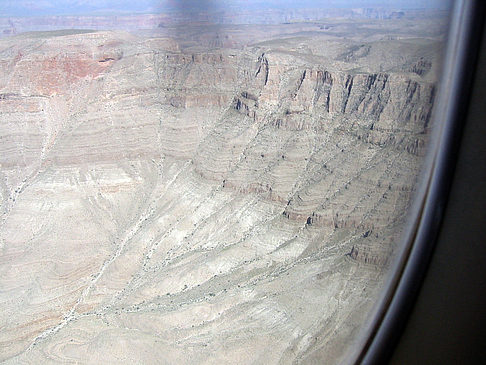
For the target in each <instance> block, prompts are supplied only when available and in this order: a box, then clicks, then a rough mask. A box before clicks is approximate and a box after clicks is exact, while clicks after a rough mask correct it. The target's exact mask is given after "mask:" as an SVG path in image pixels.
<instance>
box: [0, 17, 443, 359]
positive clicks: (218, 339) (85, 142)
mask: <svg viewBox="0 0 486 365" xmlns="http://www.w3.org/2000/svg"><path fill="white" fill-rule="evenodd" d="M382 18H383V17H378V18H376V17H374V18H373V19H369V18H367V17H361V18H357V19H352V20H349V19H344V18H325V19H322V20H309V21H301V22H290V23H289V24H277V23H276V22H275V24H253V25H250V24H247V25H238V24H218V25H216V24H215V23H208V22H193V23H190V24H182V23H180V24H162V25H161V24H160V22H159V20H157V21H156V22H155V21H154V22H153V24H154V26H153V27H152V29H136V30H134V29H130V32H128V31H126V30H114V29H104V30H103V29H102V30H100V29H97V30H93V29H87V30H79V29H77V30H76V29H70V30H55V31H42V32H38V31H37V32H27V33H20V34H17V35H14V36H8V37H7V36H5V37H4V38H2V39H0V118H1V119H0V120H1V123H0V329H1V330H0V361H3V362H4V363H5V364H20V363H21V364H40V363H42V364H50V363H52V364H61V363H62V364H65V363H66V364H100V363H104V364H122V363H123V364H135V363H136V364H250V363H252V364H294V363H306V364H316V363H326V364H327V363H338V362H339V361H342V360H343V359H344V356H345V354H346V349H348V348H349V346H350V345H352V343H354V342H355V341H356V336H357V335H358V334H359V333H360V328H361V326H362V325H363V324H364V323H365V322H366V320H367V319H368V315H369V313H370V310H371V309H372V307H373V304H374V303H375V301H376V298H377V295H378V293H379V290H380V288H381V287H382V285H383V282H384V281H385V280H386V273H387V270H388V269H389V267H390V265H391V262H392V261H393V252H394V251H395V250H396V249H397V243H398V242H399V239H400V233H401V232H402V230H403V226H404V223H405V221H406V217H407V208H408V207H409V206H410V204H411V199H412V198H413V195H414V191H415V190H416V184H417V177H418V175H419V171H420V165H421V161H422V160H423V157H424V155H425V153H426V147H427V141H428V139H429V136H430V128H431V125H430V121H431V119H430V116H431V111H432V106H433V101H434V98H435V94H436V88H437V75H438V73H439V70H440V59H441V50H442V48H443V38H444V34H443V33H444V27H443V25H444V21H441V22H439V21H437V23H433V24H431V20H430V19H429V18H427V17H422V18H420V17H419V18H407V17H406V16H405V17H402V16H397V14H395V15H393V14H391V15H390V16H389V19H382ZM269 23H271V22H269ZM88 28H89V27H88Z"/></svg>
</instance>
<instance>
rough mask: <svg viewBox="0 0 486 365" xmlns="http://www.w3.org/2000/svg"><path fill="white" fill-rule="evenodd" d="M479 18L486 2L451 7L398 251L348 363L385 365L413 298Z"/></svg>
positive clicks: (443, 201)
mask: <svg viewBox="0 0 486 365" xmlns="http://www.w3.org/2000/svg"><path fill="white" fill-rule="evenodd" d="M485 13H486V3H485V2H482V1H480V0H458V1H455V2H454V4H453V7H452V10H451V14H450V28H449V31H448V37H447V46H446V48H445V53H444V64H443V66H442V74H441V77H440V79H439V89H438V97H437V101H436V103H435V105H434V111H433V115H432V118H433V124H434V130H433V132H432V136H431V137H432V138H431V144H430V146H429V151H428V154H427V157H426V159H425V162H424V165H423V169H422V176H421V183H420V184H419V186H418V192H417V195H416V198H415V201H414V204H413V206H412V208H411V211H410V213H411V214H410V216H409V222H408V225H407V227H406V229H405V232H404V234H403V236H402V245H401V246H400V247H402V249H401V252H399V254H398V255H397V257H396V258H395V262H394V264H393V265H392V268H391V270H390V278H389V279H388V282H387V284H386V285H385V287H384V290H383V293H382V296H381V298H379V300H378V301H377V305H376V306H375V309H374V312H373V313H372V315H371V316H370V318H371V319H370V320H369V321H368V323H367V325H366V326H365V327H364V329H363V330H362V337H361V338H360V340H361V342H359V343H358V344H357V345H356V348H355V351H354V352H353V353H352V354H351V356H350V357H349V358H348V360H349V363H354V364H378V363H386V362H387V361H388V360H389V359H390V358H391V356H392V354H393V350H394V348H395V347H396V345H397V343H398V341H399V338H400V336H401V334H402V332H403V330H404V328H405V325H406V322H407V319H408V317H409V315H410V313H411V310H412V308H413V305H414V303H415V301H416V299H417V297H418V293H419V290H420V288H421V286H422V283H423V281H424V278H425V275H426V273H427V269H428V266H429V263H430V261H431V258H432V255H433V253H434V249H435V246H436V240H437V237H438V233H439V230H440V226H441V223H442V221H443V217H444V215H445V211H446V208H447V200H448V196H449V192H450V189H451V184H452V179H453V175H454V169H455V165H456V161H457V158H458V151H459V144H460V143H459V142H460V139H461V136H462V130H463V127H464V121H465V118H466V114H467V113H466V112H467V110H466V109H467V107H468V101H469V98H470V94H471V85H472V83H473V79H474V72H473V71H474V70H475V66H476V65H477V60H478V54H479V51H478V48H479V47H478V46H479V44H480V41H481V38H482V30H483V24H484V15H485Z"/></svg>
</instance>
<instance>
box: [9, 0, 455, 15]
mask: <svg viewBox="0 0 486 365" xmlns="http://www.w3.org/2000/svg"><path fill="white" fill-rule="evenodd" d="M451 4H452V1H450V0H430V1H425V0H408V1H407V0H325V1H324V0H320V1H319V0H301V1H293V0H267V1H263V0H220V1H217V0H159V1H155V0H139V1H137V2H133V1H128V0H120V1H115V0H38V1H37V2H33V1H31V0H18V1H15V0H0V17H35V16H73V15H74V16H76V15H77V16H81V15H85V16H110V15H130V14H134V15H135V14H160V13H171V12H186V11H189V12H191V11H205V12H221V11H225V10H226V11H231V10H234V9H241V8H248V9H249V10H259V9H261V10H265V9H279V10H286V9H296V8H302V9H303V8H322V9H333V8H336V9H353V8H389V9H397V10H415V9H424V10H434V9H437V10H446V9H448V8H450V6H451Z"/></svg>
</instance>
